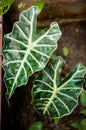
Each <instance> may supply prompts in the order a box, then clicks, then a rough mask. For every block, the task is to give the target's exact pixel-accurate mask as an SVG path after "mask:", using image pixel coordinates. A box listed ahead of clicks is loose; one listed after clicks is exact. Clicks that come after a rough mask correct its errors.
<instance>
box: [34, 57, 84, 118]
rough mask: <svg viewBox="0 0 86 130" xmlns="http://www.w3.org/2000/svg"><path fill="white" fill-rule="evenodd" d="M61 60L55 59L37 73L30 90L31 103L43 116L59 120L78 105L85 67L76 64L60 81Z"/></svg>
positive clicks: (59, 58)
mask: <svg viewBox="0 0 86 130" xmlns="http://www.w3.org/2000/svg"><path fill="white" fill-rule="evenodd" d="M62 64H63V59H62V58H61V57H57V58H55V60H53V61H52V62H51V63H50V64H49V66H47V67H46V68H45V69H44V70H42V71H41V72H39V75H38V77H37V78H36V79H35V81H34V85H33V89H32V103H33V105H34V107H35V109H36V110H37V111H38V112H39V113H40V114H43V115H45V116H50V117H58V118H61V117H63V116H65V115H68V114H70V113H71V112H72V111H73V110H74V108H75V107H76V105H77V103H78V96H79V94H80V93H81V91H82V84H83V81H84V75H85V67H84V66H83V65H82V64H78V65H77V66H76V67H75V68H74V69H73V70H72V72H71V73H70V74H69V75H68V76H67V77H66V78H65V79H64V80H63V81H60V76H61V68H62Z"/></svg>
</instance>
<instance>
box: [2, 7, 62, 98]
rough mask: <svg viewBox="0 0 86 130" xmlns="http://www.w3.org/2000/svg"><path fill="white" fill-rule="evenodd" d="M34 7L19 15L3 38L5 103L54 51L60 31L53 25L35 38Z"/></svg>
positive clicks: (35, 10)
mask: <svg viewBox="0 0 86 130" xmlns="http://www.w3.org/2000/svg"><path fill="white" fill-rule="evenodd" d="M38 12H39V9H38V8H37V7H35V6H33V7H31V8H30V9H28V10H26V11H25V12H23V13H21V14H20V19H19V21H18V22H16V23H15V24H14V26H13V30H12V32H11V33H9V34H6V35H5V36H4V45H3V50H2V52H3V69H4V71H5V75H4V82H5V84H6V88H7V93H6V98H7V100H9V99H10V97H11V96H12V94H13V93H14V91H15V89H16V88H17V87H20V86H21V85H24V84H26V83H27V81H28V78H29V76H31V75H32V74H33V73H35V72H37V71H39V70H41V69H43V68H44V67H45V66H46V64H47V62H48V60H49V58H50V56H51V54H52V53H53V52H54V51H55V49H56V48H57V40H58V39H59V38H60V36H61V31H60V30H59V26H58V24H57V23H52V24H51V25H50V28H49V29H44V30H42V31H41V32H40V33H39V34H38V35H37V34H36V31H37V14H38Z"/></svg>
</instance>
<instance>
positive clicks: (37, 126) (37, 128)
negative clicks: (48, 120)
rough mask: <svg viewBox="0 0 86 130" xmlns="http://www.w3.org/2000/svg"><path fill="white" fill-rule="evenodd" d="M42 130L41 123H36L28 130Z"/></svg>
mask: <svg viewBox="0 0 86 130" xmlns="http://www.w3.org/2000/svg"><path fill="white" fill-rule="evenodd" d="M42 129H43V123H42V122H41V121H37V122H35V123H34V124H32V125H31V126H30V127H29V129H28V130H42Z"/></svg>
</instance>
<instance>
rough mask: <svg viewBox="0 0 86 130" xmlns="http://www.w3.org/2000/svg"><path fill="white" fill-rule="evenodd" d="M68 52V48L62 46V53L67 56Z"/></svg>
mask: <svg viewBox="0 0 86 130" xmlns="http://www.w3.org/2000/svg"><path fill="white" fill-rule="evenodd" d="M68 54H69V50H68V48H67V47H64V48H63V55H64V56H65V57H67V56H68Z"/></svg>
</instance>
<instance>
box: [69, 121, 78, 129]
mask: <svg viewBox="0 0 86 130" xmlns="http://www.w3.org/2000/svg"><path fill="white" fill-rule="evenodd" d="M71 126H72V127H73V128H78V126H79V123H78V122H74V123H72V124H71Z"/></svg>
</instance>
